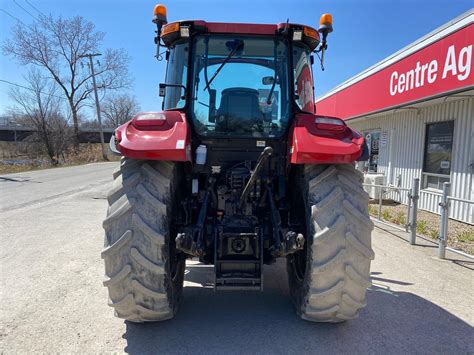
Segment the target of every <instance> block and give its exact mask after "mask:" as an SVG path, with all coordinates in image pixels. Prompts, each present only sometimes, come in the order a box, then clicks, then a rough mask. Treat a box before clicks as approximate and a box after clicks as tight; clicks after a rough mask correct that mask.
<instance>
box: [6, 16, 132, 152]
mask: <svg viewBox="0 0 474 355" xmlns="http://www.w3.org/2000/svg"><path fill="white" fill-rule="evenodd" d="M104 37H105V33H104V32H100V31H97V30H96V29H95V26H94V24H93V23H92V22H89V21H87V20H85V19H84V18H83V17H81V16H75V17H73V18H70V19H63V18H61V17H59V18H55V17H53V16H52V15H49V16H41V17H39V19H38V21H35V22H34V23H33V24H32V25H30V26H26V25H24V24H22V23H18V24H16V25H15V26H14V27H13V33H12V38H11V39H10V40H7V41H6V42H5V43H4V44H3V52H4V53H5V54H6V55H11V56H13V57H15V58H16V59H17V60H18V61H19V62H20V63H21V64H25V65H26V64H33V65H36V66H39V67H41V68H44V69H45V70H46V71H47V72H48V73H49V75H50V76H51V77H52V78H53V79H54V80H55V82H56V83H57V84H58V85H59V87H60V89H61V91H62V92H63V94H64V95H65V97H66V99H67V102H68V104H69V107H70V109H71V114H72V118H73V122H74V135H75V146H76V147H78V144H79V120H78V112H79V110H80V109H81V107H82V106H83V105H84V103H85V101H86V100H87V99H88V97H89V95H90V94H91V93H92V92H93V87H92V83H90V79H91V73H90V71H89V69H88V67H87V65H84V63H82V62H81V60H80V57H81V56H84V55H85V54H88V53H91V52H97V51H98V50H99V48H100V45H101V43H102V41H103V39H104ZM128 62H129V57H128V55H127V54H126V52H125V51H124V50H122V49H107V50H106V51H105V53H104V55H103V56H102V57H101V60H100V65H99V66H98V68H97V70H96V73H95V74H96V79H97V82H98V85H99V87H100V88H101V89H102V90H107V89H109V90H110V89H121V88H124V87H127V86H128V85H129V83H130V79H129V76H128Z"/></svg>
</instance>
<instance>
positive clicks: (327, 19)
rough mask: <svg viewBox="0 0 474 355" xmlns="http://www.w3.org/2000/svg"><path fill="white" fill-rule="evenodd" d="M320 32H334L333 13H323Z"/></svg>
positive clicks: (320, 20)
mask: <svg viewBox="0 0 474 355" xmlns="http://www.w3.org/2000/svg"><path fill="white" fill-rule="evenodd" d="M319 32H326V33H331V32H332V16H331V14H322V15H321V18H320V19H319Z"/></svg>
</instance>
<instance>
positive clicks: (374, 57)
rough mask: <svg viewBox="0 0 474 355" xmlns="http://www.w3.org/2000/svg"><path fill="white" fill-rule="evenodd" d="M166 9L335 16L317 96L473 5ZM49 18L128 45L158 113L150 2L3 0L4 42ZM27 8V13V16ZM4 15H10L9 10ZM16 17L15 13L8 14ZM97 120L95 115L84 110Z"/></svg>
mask: <svg viewBox="0 0 474 355" xmlns="http://www.w3.org/2000/svg"><path fill="white" fill-rule="evenodd" d="M159 1H161V2H162V3H163V4H164V5H166V7H167V10H168V22H172V21H177V20H182V19H202V20H205V21H208V22H213V21H214V22H242V23H280V22H285V21H286V20H287V18H289V20H290V22H293V23H301V24H306V25H309V26H313V27H315V28H317V27H318V25H319V17H320V16H321V14H323V13H330V14H332V16H333V27H334V32H333V33H331V34H330V35H329V38H328V51H327V53H326V58H325V69H326V70H325V71H324V72H322V71H321V70H320V68H319V64H318V63H317V62H316V64H315V65H314V66H313V71H314V78H315V91H316V96H320V95H321V94H323V93H325V92H327V91H329V90H330V89H331V88H333V87H335V86H337V85H338V84H340V83H342V82H343V81H345V80H347V79H349V78H350V77H352V76H354V75H355V74H357V73H359V72H361V71H362V70H364V69H366V68H368V67H370V66H371V65H373V64H375V63H377V62H378V61H380V60H382V59H384V58H386V57H387V56H389V55H391V54H393V53H394V52H396V51H398V50H399V49H401V48H403V47H404V46H406V45H408V44H410V43H412V42H414V41H415V40H417V39H418V38H420V37H422V36H424V35H425V34H427V33H428V32H430V31H432V30H434V29H436V28H437V27H439V26H441V25H443V24H445V23H446V22H448V21H450V20H451V19H453V18H455V17H457V16H459V15H461V14H462V13H464V12H466V11H468V10H469V9H470V8H471V7H472V6H473V1H472V0H429V1H427V0H418V1H416V0H398V1H395V0H313V1H306V0H291V1H290V0H287V1H283V0H273V1H261V0H251V1H248V0H239V1H230V0H229V1H215V0H202V1H184V0H172V1H169V2H167V1H166V0H159ZM28 2H29V3H30V4H32V5H33V6H34V7H36V8H37V9H38V10H39V11H41V12H43V13H45V14H49V13H51V14H53V15H56V16H63V17H72V16H75V15H80V16H83V17H84V18H86V19H87V20H89V21H91V22H93V23H94V24H95V25H96V28H97V29H98V30H100V31H104V32H106V34H107V35H106V38H105V40H104V43H103V49H105V48H124V49H125V50H126V51H127V52H128V54H129V55H130V56H131V63H130V66H129V71H130V74H131V77H132V78H133V86H132V88H131V89H130V90H129V92H130V93H131V94H132V95H134V96H135V97H136V99H137V100H138V102H139V104H140V106H141V109H142V111H157V110H160V109H161V99H160V98H159V97H158V85H159V83H160V82H163V81H164V74H165V69H166V62H165V61H162V62H158V61H157V60H156V59H155V58H154V54H155V45H154V43H153V37H154V30H155V25H154V24H153V23H152V22H151V19H152V14H153V7H154V5H155V2H154V1H147V0H113V1H112V0H95V1H93V0H81V1H79V0H61V1H60V0H47V1H45V0H0V9H1V11H0V43H3V42H4V41H5V40H6V39H7V38H8V37H9V36H10V29H11V27H12V26H13V25H14V24H15V22H16V21H17V20H15V19H14V18H12V17H11V16H14V17H16V18H18V19H19V20H21V21H23V22H25V23H28V22H32V21H33V17H32V16H35V15H36V16H37V15H38V13H37V12H36V10H35V9H34V8H33V7H32V6H30V4H29V3H28ZM18 4H19V5H21V6H22V7H24V8H25V9H26V10H27V11H28V12H29V13H30V14H28V13H27V12H26V11H24V10H23V9H22V8H21V7H20V6H18ZM5 12H7V13H8V14H9V15H8V14H7V13H5ZM10 15H11V16H10ZM25 70H26V68H24V67H22V66H20V65H18V63H16V62H15V61H14V59H13V58H10V57H6V56H5V55H4V54H3V53H0V79H3V80H7V81H10V82H14V83H17V84H24V80H23V75H24V73H25ZM9 89H10V86H9V85H7V84H5V83H3V82H0V115H1V114H3V113H5V111H6V110H7V109H8V108H9V107H11V102H10V100H9V97H8V91H9ZM85 114H86V115H87V116H89V117H90V118H94V114H93V111H92V110H91V111H90V112H85Z"/></svg>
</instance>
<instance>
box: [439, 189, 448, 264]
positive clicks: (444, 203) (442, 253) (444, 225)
mask: <svg viewBox="0 0 474 355" xmlns="http://www.w3.org/2000/svg"><path fill="white" fill-rule="evenodd" d="M450 187H451V183H449V182H445V183H444V184H443V196H442V197H441V202H440V203H439V205H440V207H441V218H440V223H439V249H438V256H439V258H440V259H445V258H446V244H447V239H448V216H449V201H448V195H449V189H450Z"/></svg>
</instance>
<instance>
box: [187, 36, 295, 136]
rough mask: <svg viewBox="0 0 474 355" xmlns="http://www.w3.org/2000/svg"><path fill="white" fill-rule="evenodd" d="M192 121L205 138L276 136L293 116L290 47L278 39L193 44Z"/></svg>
mask: <svg viewBox="0 0 474 355" xmlns="http://www.w3.org/2000/svg"><path fill="white" fill-rule="evenodd" d="M193 52H194V71H193V76H194V78H193V82H192V92H193V96H192V97H193V100H192V106H193V121H194V126H195V128H196V131H197V133H198V134H200V135H204V136H210V135H212V136H216V135H225V136H239V137H246V136H250V137H275V136H279V135H281V134H282V133H283V132H284V131H285V129H286V126H287V123H288V116H289V112H288V111H289V98H288V96H289V93H288V89H287V88H288V87H289V85H288V77H287V73H288V68H287V63H288V62H287V58H288V54H287V46H286V44H285V43H284V42H283V41H281V40H277V39H274V38H255V37H253V38H248V37H239V36H215V37H208V36H200V37H197V38H196V39H195V41H194V51H193Z"/></svg>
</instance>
